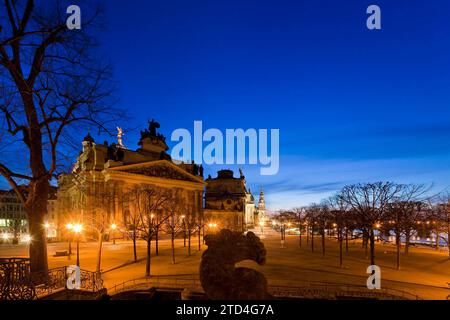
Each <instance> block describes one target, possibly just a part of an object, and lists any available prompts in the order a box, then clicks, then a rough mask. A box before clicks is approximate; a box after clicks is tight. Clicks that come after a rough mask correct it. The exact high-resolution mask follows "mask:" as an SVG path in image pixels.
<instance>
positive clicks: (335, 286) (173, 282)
mask: <svg viewBox="0 0 450 320" xmlns="http://www.w3.org/2000/svg"><path fill="white" fill-rule="evenodd" d="M161 280H163V281H161ZM189 282H190V283H189ZM141 284H146V285H149V284H152V285H156V286H158V285H159V286H160V285H165V286H171V287H180V286H181V288H185V287H186V284H189V287H191V288H196V289H199V290H200V291H203V289H202V287H201V283H200V280H198V279H196V278H195V279H182V278H172V279H171V278H170V277H167V276H153V277H150V278H148V277H141V278H135V279H130V280H126V281H124V282H122V283H119V284H116V285H114V286H112V287H110V288H108V289H107V291H108V294H118V293H120V292H123V291H126V290H127V289H132V288H133V286H136V285H141ZM311 290H317V291H320V292H317V295H318V296H323V294H324V293H328V294H332V295H334V296H336V295H342V296H345V295H355V296H357V295H363V296H368V297H392V298H404V299H408V300H421V298H420V297H419V296H417V295H415V294H412V293H410V292H407V291H404V290H398V289H393V288H382V289H377V290H370V289H368V288H367V287H365V286H360V285H349V284H341V283H328V282H313V281H310V282H308V281H303V282H302V283H301V284H300V285H298V286H286V285H272V286H269V287H268V291H269V292H270V293H272V294H273V295H274V296H289V295H291V296H296V294H297V296H302V294H303V295H305V294H307V293H309V294H311Z"/></svg>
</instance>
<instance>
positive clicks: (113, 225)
mask: <svg viewBox="0 0 450 320" xmlns="http://www.w3.org/2000/svg"><path fill="white" fill-rule="evenodd" d="M116 229H117V225H116V224H115V223H113V224H112V225H111V233H112V238H113V244H116V235H115V233H114V231H115V230H116Z"/></svg>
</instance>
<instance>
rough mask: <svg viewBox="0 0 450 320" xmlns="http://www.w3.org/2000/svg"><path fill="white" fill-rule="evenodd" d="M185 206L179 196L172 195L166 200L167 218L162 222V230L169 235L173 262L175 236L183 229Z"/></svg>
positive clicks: (173, 260) (173, 261)
mask: <svg viewBox="0 0 450 320" xmlns="http://www.w3.org/2000/svg"><path fill="white" fill-rule="evenodd" d="M184 208H185V204H184V202H182V201H181V200H180V198H179V197H176V196H172V197H171V199H170V200H169V201H167V202H166V205H165V210H166V211H167V215H168V217H167V219H166V221H165V224H164V230H165V231H166V233H167V234H168V235H170V242H171V249H172V263H173V264H175V263H176V261H175V238H176V237H177V236H178V234H179V233H180V232H181V231H182V230H183V229H184V216H183V210H184Z"/></svg>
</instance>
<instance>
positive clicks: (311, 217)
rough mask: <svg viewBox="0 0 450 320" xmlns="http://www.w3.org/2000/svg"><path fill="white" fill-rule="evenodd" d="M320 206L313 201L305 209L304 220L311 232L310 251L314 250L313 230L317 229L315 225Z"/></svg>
mask: <svg viewBox="0 0 450 320" xmlns="http://www.w3.org/2000/svg"><path fill="white" fill-rule="evenodd" d="M320 211H321V207H320V205H319V204H316V203H313V204H311V205H310V206H308V208H307V210H306V220H307V223H308V228H309V229H310V233H311V251H313V252H314V232H315V231H316V230H317V228H316V226H317V225H318V222H317V221H318V219H319V216H320V214H321V212H320Z"/></svg>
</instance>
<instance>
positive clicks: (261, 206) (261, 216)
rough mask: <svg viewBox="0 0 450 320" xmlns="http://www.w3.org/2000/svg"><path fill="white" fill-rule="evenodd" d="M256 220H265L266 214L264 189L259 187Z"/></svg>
mask: <svg viewBox="0 0 450 320" xmlns="http://www.w3.org/2000/svg"><path fill="white" fill-rule="evenodd" d="M258 220H259V223H261V222H263V223H265V222H266V221H267V216H266V202H265V201H264V191H263V189H262V188H261V192H260V193H259V201H258Z"/></svg>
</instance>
